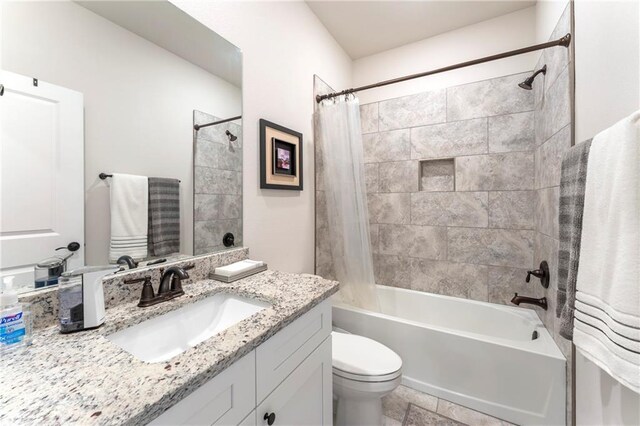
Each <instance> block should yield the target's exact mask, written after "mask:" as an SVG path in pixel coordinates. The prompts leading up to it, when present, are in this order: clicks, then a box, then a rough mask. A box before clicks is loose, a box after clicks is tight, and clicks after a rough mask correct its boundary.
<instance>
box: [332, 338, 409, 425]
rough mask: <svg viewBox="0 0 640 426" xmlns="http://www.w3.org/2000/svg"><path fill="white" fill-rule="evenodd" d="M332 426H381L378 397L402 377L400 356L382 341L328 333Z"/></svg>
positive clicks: (379, 398) (380, 408) (390, 389)
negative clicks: (334, 409) (333, 401)
mask: <svg viewBox="0 0 640 426" xmlns="http://www.w3.org/2000/svg"><path fill="white" fill-rule="evenodd" d="M331 336H332V337H331V338H332V345H333V394H334V396H335V397H336V398H337V405H338V407H337V408H338V410H337V415H336V422H335V424H336V426H355V425H367V426H370V425H381V424H382V397H383V396H385V395H387V394H388V393H390V392H392V391H393V390H394V389H395V388H397V387H398V385H399V384H400V380H401V378H402V359H401V358H400V357H399V356H398V354H396V353H395V352H393V351H392V350H391V349H389V348H387V347H386V346H385V345H383V344H382V343H379V342H376V341H375V340H372V339H369V338H367V337H363V336H358V335H356V334H346V333H340V332H336V331H334V332H332V333H331Z"/></svg>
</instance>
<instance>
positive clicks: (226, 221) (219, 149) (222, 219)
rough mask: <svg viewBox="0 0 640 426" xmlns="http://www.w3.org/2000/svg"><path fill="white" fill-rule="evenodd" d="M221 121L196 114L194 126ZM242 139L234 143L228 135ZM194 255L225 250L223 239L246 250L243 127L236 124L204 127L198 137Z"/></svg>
mask: <svg viewBox="0 0 640 426" xmlns="http://www.w3.org/2000/svg"><path fill="white" fill-rule="evenodd" d="M220 119H221V118H219V117H215V116H213V115H210V114H206V113H204V112H200V111H194V116H193V121H194V124H204V123H211V122H213V121H217V120H220ZM227 130H229V131H230V132H231V133H232V134H233V135H235V136H237V137H238V139H237V140H235V141H233V142H231V141H229V137H228V136H227V135H226V134H225V131H227ZM193 149H194V160H193V161H194V196H193V216H194V217H193V221H194V233H193V235H194V254H203V253H210V252H214V251H218V250H222V249H224V248H225V247H224V245H223V244H222V237H223V236H224V234H226V233H227V232H231V233H233V235H234V236H235V244H236V246H242V126H241V125H240V124H237V123H234V122H228V123H223V124H219V125H216V126H210V127H204V128H202V129H200V130H199V131H197V132H195V136H194V146H193Z"/></svg>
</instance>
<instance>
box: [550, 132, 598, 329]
mask: <svg viewBox="0 0 640 426" xmlns="http://www.w3.org/2000/svg"><path fill="white" fill-rule="evenodd" d="M589 148H591V139H589V140H587V141H585V142H583V143H580V144H578V145H576V146H574V147H573V148H571V149H570V150H568V151H567V152H565V154H564V156H563V158H562V169H561V175H560V209H559V218H558V221H559V224H560V250H559V252H558V300H557V305H556V317H558V318H560V335H561V336H562V337H564V338H566V339H569V340H571V339H572V338H573V310H574V306H575V301H576V281H577V278H578V263H579V260H580V238H581V236H582V212H583V210H584V191H585V183H586V181H587V161H588V160H589Z"/></svg>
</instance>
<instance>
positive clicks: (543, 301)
mask: <svg viewBox="0 0 640 426" xmlns="http://www.w3.org/2000/svg"><path fill="white" fill-rule="evenodd" d="M511 303H513V304H514V305H518V306H520V304H521V303H525V304H529V305H535V306H539V307H541V308H542V309H544V310H545V311H546V310H547V298H546V297H541V298H540V299H536V298H535V297H526V296H518V293H516V294H515V296H513V299H511Z"/></svg>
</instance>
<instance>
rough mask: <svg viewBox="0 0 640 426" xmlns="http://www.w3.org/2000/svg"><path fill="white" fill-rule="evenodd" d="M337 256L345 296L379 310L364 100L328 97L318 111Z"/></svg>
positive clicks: (333, 251) (353, 302) (334, 258)
mask: <svg viewBox="0 0 640 426" xmlns="http://www.w3.org/2000/svg"><path fill="white" fill-rule="evenodd" d="M317 124H318V130H319V132H318V136H319V140H318V141H316V143H319V144H320V149H321V151H322V160H323V165H324V185H325V194H326V200H327V216H328V223H329V237H330V240H331V257H332V261H333V265H334V270H335V274H336V278H337V280H338V281H339V282H340V296H341V298H342V300H343V301H344V302H346V303H349V304H351V305H354V306H358V307H361V308H364V309H370V310H379V309H378V299H377V297H376V293H375V281H374V275H373V259H372V256H371V241H370V237H369V213H368V209H367V193H366V188H365V180H364V154H363V148H362V134H361V129H360V105H359V102H358V99H357V98H356V97H355V96H353V95H351V96H349V97H342V96H340V97H338V98H334V99H329V100H324V101H323V102H322V103H321V104H320V105H319V109H318V115H317Z"/></svg>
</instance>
